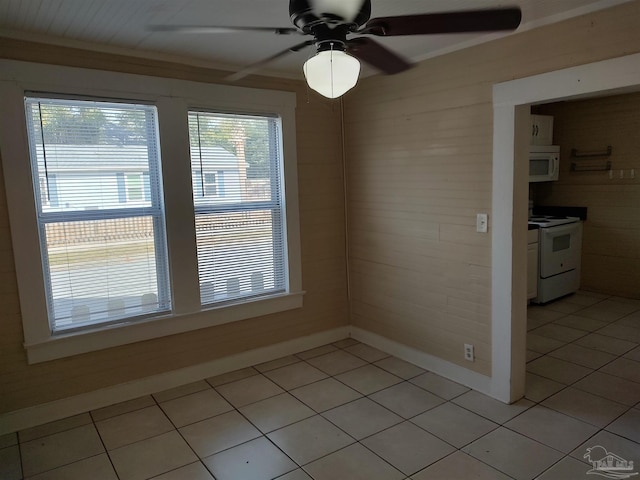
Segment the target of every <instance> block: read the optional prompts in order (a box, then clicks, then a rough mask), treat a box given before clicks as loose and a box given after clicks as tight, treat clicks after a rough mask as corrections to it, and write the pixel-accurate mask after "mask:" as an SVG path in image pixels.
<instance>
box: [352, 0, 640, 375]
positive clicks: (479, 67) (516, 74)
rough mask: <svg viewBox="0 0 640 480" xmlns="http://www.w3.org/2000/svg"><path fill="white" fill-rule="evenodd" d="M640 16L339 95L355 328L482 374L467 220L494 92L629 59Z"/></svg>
mask: <svg viewBox="0 0 640 480" xmlns="http://www.w3.org/2000/svg"><path fill="white" fill-rule="evenodd" d="M638 18H640V1H633V2H630V3H626V4H623V5H620V6H617V7H614V8H610V9H607V10H603V11H600V12H597V13H593V14H589V15H586V16H582V17H577V18H574V19H571V20H567V21H564V22H561V23H558V24H555V25H550V26H546V27H542V28H539V29H534V30H529V31H525V32H522V33H519V34H516V35H513V36H509V37H506V38H504V39H499V40H495V41H492V42H490V43H486V44H483V45H479V46H476V47H472V48H468V49H465V50H461V51H458V52H454V53H451V54H448V55H445V56H441V57H436V58H433V59H430V60H427V61H425V62H423V63H421V64H420V65H419V66H418V67H417V68H414V69H412V70H410V71H408V72H405V73H403V74H400V75H396V76H389V77H384V76H376V77H371V78H368V79H365V80H363V81H361V82H360V84H359V86H358V87H357V88H356V89H355V90H354V91H353V93H350V94H348V95H347V96H346V120H345V121H346V125H345V126H346V152H347V155H346V158H347V189H348V190H347V206H348V216H347V218H348V239H349V269H350V279H351V282H352V289H351V291H352V296H351V302H350V305H351V322H352V323H353V324H354V325H356V326H358V327H361V328H364V329H366V330H370V331H373V332H375V333H378V334H380V335H383V336H385V337H388V338H390V339H392V340H395V341H398V342H401V343H404V344H406V345H409V346H412V347H415V348H417V349H419V350H421V351H424V352H427V353H430V354H432V355H435V356H437V357H440V358H443V359H445V360H449V361H451V362H453V363H456V364H459V365H461V366H464V367H468V368H471V369H473V370H475V371H477V372H480V373H483V374H487V375H490V374H491V305H490V298H491V237H490V234H482V233H476V231H475V222H476V214H477V213H481V212H491V207H492V205H491V197H492V170H491V169H492V143H493V126H492V124H493V115H492V113H493V110H492V108H493V106H492V86H493V84H495V83H498V82H503V81H508V80H512V79H516V78H522V77H527V76H531V75H535V74H539V73H543V72H548V71H553V70H558V69H562V68H566V67H570V66H574V65H581V64H585V63H591V62H595V61H599V60H604V59H608V58H613V57H617V56H621V55H625V54H630V53H637V52H638V51H640V29H638V25H637V19H638ZM639 82H640V79H639ZM489 228H491V219H490V220H489ZM522 274H523V275H525V274H526V272H522ZM464 343H471V344H474V345H475V352H476V361H475V363H469V362H466V361H465V360H464V359H463V344H464Z"/></svg>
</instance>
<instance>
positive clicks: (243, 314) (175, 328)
mask: <svg viewBox="0 0 640 480" xmlns="http://www.w3.org/2000/svg"><path fill="white" fill-rule="evenodd" d="M303 295H304V292H295V293H287V294H282V295H275V296H272V297H269V298H261V299H256V300H254V301H251V302H246V303H241V304H237V305H226V306H221V307H211V308H207V309H206V310H202V311H200V312H197V313H190V314H171V315H164V316H162V317H155V318H153V319H147V320H144V321H140V322H135V323H129V324H119V325H110V326H105V327H103V328H97V329H94V330H89V331H87V330H83V331H81V332H77V331H76V332H72V333H67V334H58V335H55V336H51V337H49V338H48V339H47V340H45V341H42V342H37V343H28V344H25V345H24V347H25V349H26V350H27V359H28V362H29V364H34V363H40V362H46V361H48V360H55V359H57V358H64V357H70V356H72V355H79V354H82V353H87V352H92V351H96V350H103V349H106V348H111V347H117V346H120V345H126V344H129V343H135V342H140V341H144V340H151V339H153V338H159V337H164V336H167V335H175V334H177V333H184V332H189V331H193V330H198V329H201V328H207V327H213V326H216V325H222V324H225V323H230V322H235V321H239V320H246V319H248V318H255V317H261V316H264V315H269V314H272V313H278V312H283V311H286V310H293V309H296V308H301V307H302V297H303Z"/></svg>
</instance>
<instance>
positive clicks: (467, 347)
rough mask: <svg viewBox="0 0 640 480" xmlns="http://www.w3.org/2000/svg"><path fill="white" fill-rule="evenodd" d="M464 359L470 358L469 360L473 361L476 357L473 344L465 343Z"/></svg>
mask: <svg viewBox="0 0 640 480" xmlns="http://www.w3.org/2000/svg"><path fill="white" fill-rule="evenodd" d="M464 359H465V360H468V361H469V362H473V359H474V355H473V345H471V344H469V343H465V344H464Z"/></svg>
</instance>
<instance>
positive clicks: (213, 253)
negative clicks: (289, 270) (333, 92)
mask: <svg viewBox="0 0 640 480" xmlns="http://www.w3.org/2000/svg"><path fill="white" fill-rule="evenodd" d="M279 132H280V125H279V120H278V119H277V118H275V117H269V116H257V115H230V114H221V113H213V112H190V113H189V138H190V145H191V169H192V178H193V179H194V185H193V199H194V208H195V219H196V242H197V248H198V275H199V281H200V298H201V302H202V304H203V305H207V304H217V303H224V302H231V301H236V300H238V299H241V298H244V297H258V296H263V295H270V294H273V293H278V292H284V291H285V289H286V285H285V282H286V279H285V276H284V272H285V270H286V265H285V261H286V260H285V255H284V251H285V245H284V242H285V240H284V239H285V232H284V225H285V221H284V219H283V208H282V189H281V184H282V180H281V169H280V164H281V158H282V154H281V149H280V142H279V138H280V135H279ZM218 172H220V173H218ZM223 175H224V179H225V189H224V194H222V192H219V191H218V189H217V184H216V180H217V178H218V177H222V176H223ZM198 181H200V184H199V183H198Z"/></svg>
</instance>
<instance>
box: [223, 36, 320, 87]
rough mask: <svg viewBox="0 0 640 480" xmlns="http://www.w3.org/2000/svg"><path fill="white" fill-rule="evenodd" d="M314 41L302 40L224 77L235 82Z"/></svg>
mask: <svg viewBox="0 0 640 480" xmlns="http://www.w3.org/2000/svg"><path fill="white" fill-rule="evenodd" d="M314 43H315V40H307V41H306V42H302V43H299V44H297V45H294V46H293V47H289V48H287V49H286V50H283V51H281V52H278V53H276V54H275V55H271V56H270V57H267V58H265V59H263V60H260V61H259V62H256V63H254V64H253V65H249V66H247V67H245V68H243V69H242V70H240V71H238V72H236V73H233V74H231V75H229V76H228V77H226V80H229V81H231V82H235V81H237V80H240V79H241V78H244V77H246V76H247V75H251V74H252V73H253V72H255V71H257V70H260V69H261V68H262V67H264V66H265V65H266V64H268V63H270V62H273V61H274V60H277V59H278V58H280V57H284V56H285V55H286V54H288V53H290V52H299V51H300V50H302V49H303V48H306V47H308V46H309V45H313V44H314Z"/></svg>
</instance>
